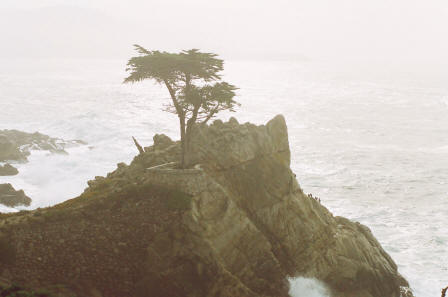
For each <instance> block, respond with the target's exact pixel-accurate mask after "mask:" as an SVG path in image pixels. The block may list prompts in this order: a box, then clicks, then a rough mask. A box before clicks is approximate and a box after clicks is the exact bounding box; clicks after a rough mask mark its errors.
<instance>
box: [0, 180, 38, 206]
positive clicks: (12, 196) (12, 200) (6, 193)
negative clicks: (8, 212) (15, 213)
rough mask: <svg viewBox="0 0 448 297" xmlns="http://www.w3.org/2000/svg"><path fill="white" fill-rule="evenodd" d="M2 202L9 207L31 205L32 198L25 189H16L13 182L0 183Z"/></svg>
mask: <svg viewBox="0 0 448 297" xmlns="http://www.w3.org/2000/svg"><path fill="white" fill-rule="evenodd" d="M0 204H3V205H6V206H8V207H16V206H19V205H25V206H29V205H30V204H31V198H29V197H28V196H26V195H25V193H24V192H23V190H18V191H16V190H15V189H14V188H13V186H12V185H11V184H0Z"/></svg>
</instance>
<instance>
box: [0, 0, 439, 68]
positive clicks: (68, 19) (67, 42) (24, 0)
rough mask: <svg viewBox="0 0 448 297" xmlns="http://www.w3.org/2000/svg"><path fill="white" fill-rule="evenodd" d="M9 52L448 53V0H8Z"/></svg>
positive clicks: (3, 52) (2, 32)
mask: <svg viewBox="0 0 448 297" xmlns="http://www.w3.org/2000/svg"><path fill="white" fill-rule="evenodd" d="M0 36H1V38H2V47H0V57H11V56H19V57H21V56H57V57H122V56H128V55H129V53H130V51H131V45H132V44H133V43H139V44H141V45H143V46H145V47H148V48H151V49H162V50H177V49H184V48H193V47H195V48H200V49H204V50H208V51H213V52H217V53H220V54H221V55H224V56H225V57H235V58H238V57H242V58H247V57H252V56H253V57H255V58H301V57H308V58H311V59H314V58H341V59H366V60H391V59H403V60H420V61H426V60H428V61H429V60H431V61H438V60H440V61H445V62H446V61H447V60H448V54H447V53H448V1H447V0H418V1H417V0H302V1H300V0H297V1H286V0H276V1H273V0H269V1H267V0H239V1H237V0H225V1H224V0H221V1H212V0H188V1H184V0H127V1H123V0H77V1H70V0H1V1H0Z"/></svg>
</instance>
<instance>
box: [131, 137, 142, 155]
mask: <svg viewBox="0 0 448 297" xmlns="http://www.w3.org/2000/svg"><path fill="white" fill-rule="evenodd" d="M132 140H134V144H135V146H136V147H137V149H138V151H139V153H140V154H143V153H145V150H144V149H143V147H142V146H141V145H140V144H139V143H138V141H137V139H135V137H134V136H132Z"/></svg>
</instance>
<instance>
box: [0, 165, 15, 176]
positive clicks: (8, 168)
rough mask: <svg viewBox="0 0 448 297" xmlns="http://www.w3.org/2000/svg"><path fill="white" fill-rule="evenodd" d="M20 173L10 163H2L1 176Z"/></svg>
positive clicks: (0, 166)
mask: <svg viewBox="0 0 448 297" xmlns="http://www.w3.org/2000/svg"><path fill="white" fill-rule="evenodd" d="M17 174H19V170H17V168H15V167H14V166H12V165H10V164H5V165H3V166H2V165H0V176H11V175H17Z"/></svg>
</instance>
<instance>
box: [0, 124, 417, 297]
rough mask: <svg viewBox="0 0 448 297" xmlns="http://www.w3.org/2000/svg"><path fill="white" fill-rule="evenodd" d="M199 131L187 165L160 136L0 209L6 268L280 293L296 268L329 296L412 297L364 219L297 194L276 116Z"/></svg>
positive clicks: (216, 292) (202, 292) (121, 291)
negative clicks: (100, 170) (50, 201)
mask: <svg viewBox="0 0 448 297" xmlns="http://www.w3.org/2000/svg"><path fill="white" fill-rule="evenodd" d="M195 129H196V131H195V132H196V133H195V138H194V139H193V140H192V143H193V146H192V147H193V150H192V151H191V152H190V154H189V156H188V160H189V163H190V165H191V166H190V168H189V169H184V170H180V169H176V166H175V163H173V162H176V161H177V160H179V152H180V149H179V144H178V143H177V142H173V141H171V140H170V139H169V138H167V137H166V136H163V135H156V136H155V137H154V145H153V146H151V147H146V148H145V153H143V154H140V155H139V156H137V157H136V158H135V159H134V161H133V162H132V163H131V164H130V165H129V166H127V165H125V164H119V165H118V168H117V170H115V171H114V172H112V173H109V174H108V176H107V177H97V178H96V179H95V180H93V181H90V182H89V187H88V188H87V189H86V191H85V192H84V193H83V194H82V195H81V196H80V197H78V198H75V199H72V200H69V201H67V202H65V203H63V204H60V205H57V206H55V207H52V208H47V209H40V210H36V211H32V212H21V213H19V214H13V215H3V216H2V217H0V232H1V235H0V254H3V255H8V256H0V265H1V266H0V273H1V276H2V277H3V278H6V279H9V280H11V281H13V282H16V283H19V284H23V285H25V286H29V287H33V288H37V287H48V286H51V285H55V284H59V285H64V286H65V287H66V288H68V289H69V290H71V291H73V292H74V293H76V294H78V295H79V296H104V297H115V296H117V297H118V296H136V297H139V296H179V297H180V296H198V297H199V296H204V297H205V296H207V297H208V296H223V297H224V296H273V297H274V296H276V297H281V296H285V297H286V296H289V295H288V281H287V278H288V277H293V276H306V277H314V278H317V279H320V280H322V281H323V282H325V283H326V284H327V285H328V286H329V287H330V289H331V291H332V296H333V297H354V296H357V297H399V296H402V297H405V296H406V297H408V296H412V294H411V293H410V291H409V289H408V283H407V282H406V280H405V279H404V278H403V277H402V276H401V275H400V274H399V273H398V272H397V266H396V264H395V263H394V261H393V260H392V259H391V258H390V256H389V255H388V254H387V253H386V252H385V251H384V250H383V249H382V247H381V246H380V244H379V243H378V241H377V240H376V239H375V238H374V237H373V235H372V233H371V232H370V230H369V229H368V228H367V227H366V226H363V225H361V224H359V223H356V222H351V221H349V220H348V219H345V218H341V217H334V216H333V215H332V214H331V213H330V212H329V211H328V210H327V209H326V208H325V207H324V206H323V205H321V204H320V203H319V202H318V201H316V200H315V199H312V198H310V197H308V196H307V195H305V194H304V192H303V191H302V189H301V188H300V186H299V184H298V183H297V181H296V179H295V175H294V174H293V172H292V171H291V169H290V150H289V144H288V133H287V128H286V124H285V120H284V118H283V117H282V116H277V117H275V118H274V119H273V120H271V121H270V122H268V123H267V124H266V125H263V126H255V125H252V124H248V123H247V124H244V125H240V124H239V123H238V122H237V121H236V120H235V119H231V120H230V121H229V122H227V123H223V122H221V121H215V122H214V123H213V124H212V125H210V126H206V125H202V126H197V127H196V128H195ZM2 251H3V253H2Z"/></svg>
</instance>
